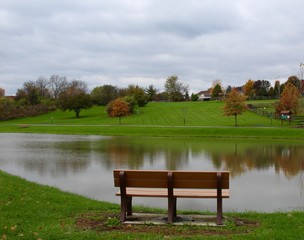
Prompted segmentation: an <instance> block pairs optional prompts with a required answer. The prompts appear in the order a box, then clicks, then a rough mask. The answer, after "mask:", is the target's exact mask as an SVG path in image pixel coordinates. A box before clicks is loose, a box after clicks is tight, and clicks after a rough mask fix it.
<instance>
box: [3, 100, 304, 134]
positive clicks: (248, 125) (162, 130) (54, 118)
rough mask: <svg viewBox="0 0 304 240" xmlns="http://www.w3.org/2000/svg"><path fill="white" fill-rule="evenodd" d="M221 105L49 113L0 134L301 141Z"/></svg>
mask: <svg viewBox="0 0 304 240" xmlns="http://www.w3.org/2000/svg"><path fill="white" fill-rule="evenodd" d="M223 105H224V103H223V102H220V101H210V102H178V103H175V102H157V103H149V104H148V105H147V106H146V107H143V108H138V109H136V113H135V114H133V115H130V116H127V117H123V118H122V121H121V125H119V120H118V118H109V117H108V116H107V114H106V112H105V107H101V106H95V107H93V108H91V109H88V110H83V111H81V113H80V118H78V119H77V118H75V114H74V113H73V112H61V111H59V110H58V111H55V112H52V113H49V114H45V115H41V116H37V117H31V118H22V119H15V120H10V121H3V122H0V132H42V133H66V134H102V135H136V136H189V137H202V136H203V137H206V136H207V137H210V136H212V137H214V136H216V137H271V138H286V137H288V138H300V139H302V138H304V132H303V129H299V128H297V129H296V128H292V126H290V125H288V124H287V123H284V124H283V126H282V125H281V121H280V120H275V119H271V118H269V117H265V116H260V115H257V114H255V113H253V112H249V111H247V112H246V113H244V114H243V115H239V116H238V126H239V127H238V128H236V127H234V117H233V116H232V117H226V116H223V110H222V108H223Z"/></svg>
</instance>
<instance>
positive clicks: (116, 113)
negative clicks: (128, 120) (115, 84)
mask: <svg viewBox="0 0 304 240" xmlns="http://www.w3.org/2000/svg"><path fill="white" fill-rule="evenodd" d="M106 111H107V113H108V116H109V117H118V118H119V124H121V117H123V116H127V115H129V114H130V107H129V104H128V103H127V102H126V101H124V100H123V99H122V98H117V99H115V100H113V101H111V102H110V103H109V104H108V105H107V108H106Z"/></svg>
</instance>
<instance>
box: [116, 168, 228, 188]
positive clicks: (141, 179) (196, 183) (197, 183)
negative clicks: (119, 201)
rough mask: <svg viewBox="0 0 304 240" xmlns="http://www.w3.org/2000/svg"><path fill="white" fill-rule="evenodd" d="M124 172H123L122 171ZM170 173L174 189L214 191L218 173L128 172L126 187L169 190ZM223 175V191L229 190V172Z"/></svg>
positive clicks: (118, 181)
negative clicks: (170, 173) (169, 173)
mask: <svg viewBox="0 0 304 240" xmlns="http://www.w3.org/2000/svg"><path fill="white" fill-rule="evenodd" d="M120 171H121V170H114V186H115V187H119V186H120V180H119V172H120ZM122 171H123V170H122ZM168 172H172V173H173V188H206V189H214V188H216V187H217V185H216V178H217V175H216V174H217V173H216V172H185V171H152V170H150V171H148V170H146V171H136V170H128V171H126V172H125V174H126V187H141V188H144V187H148V188H167V187H168ZM221 173H222V189H229V172H221Z"/></svg>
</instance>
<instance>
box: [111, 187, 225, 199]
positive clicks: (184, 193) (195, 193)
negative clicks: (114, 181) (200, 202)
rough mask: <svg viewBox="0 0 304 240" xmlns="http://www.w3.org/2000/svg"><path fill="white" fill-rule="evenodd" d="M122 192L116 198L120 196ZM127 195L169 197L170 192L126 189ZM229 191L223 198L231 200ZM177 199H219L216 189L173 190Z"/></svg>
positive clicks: (162, 189) (223, 193) (165, 190)
mask: <svg viewBox="0 0 304 240" xmlns="http://www.w3.org/2000/svg"><path fill="white" fill-rule="evenodd" d="M120 195H121V194H120V191H118V192H117V193H116V196H120ZM126 195H127V196H133V197H161V198H164V197H168V190H167V189H164V188H160V189H158V188H126ZM229 195H230V191H229V189H223V190H222V198H229ZM173 197H176V198H217V190H216V189H173Z"/></svg>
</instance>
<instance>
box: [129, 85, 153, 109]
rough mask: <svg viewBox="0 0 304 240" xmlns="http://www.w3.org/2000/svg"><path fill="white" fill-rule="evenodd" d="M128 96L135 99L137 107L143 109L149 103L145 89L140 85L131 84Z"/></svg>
mask: <svg viewBox="0 0 304 240" xmlns="http://www.w3.org/2000/svg"><path fill="white" fill-rule="evenodd" d="M126 92H127V96H128V97H130V98H131V99H133V101H134V103H135V105H136V104H137V105H138V106H139V107H143V106H145V105H146V104H147V103H148V96H147V95H146V92H145V89H143V88H141V87H139V86H138V85H134V84H131V85H129V86H128V88H127V91H126Z"/></svg>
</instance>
